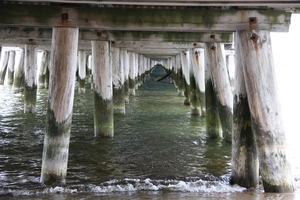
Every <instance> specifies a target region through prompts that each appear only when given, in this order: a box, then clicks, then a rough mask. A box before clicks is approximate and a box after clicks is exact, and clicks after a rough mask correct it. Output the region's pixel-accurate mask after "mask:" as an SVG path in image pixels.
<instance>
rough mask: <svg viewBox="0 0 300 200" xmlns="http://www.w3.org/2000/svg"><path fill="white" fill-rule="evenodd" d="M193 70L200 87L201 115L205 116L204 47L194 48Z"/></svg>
mask: <svg viewBox="0 0 300 200" xmlns="http://www.w3.org/2000/svg"><path fill="white" fill-rule="evenodd" d="M194 56H195V57H194V59H192V61H193V70H194V76H195V79H196V84H197V88H198V98H199V102H200V109H201V115H202V116H205V77H204V72H205V63H204V49H200V48H199V49H194Z"/></svg>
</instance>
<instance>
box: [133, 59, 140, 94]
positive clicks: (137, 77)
mask: <svg viewBox="0 0 300 200" xmlns="http://www.w3.org/2000/svg"><path fill="white" fill-rule="evenodd" d="M134 80H135V81H134V82H135V85H134V88H135V90H138V89H139V54H135V70H134Z"/></svg>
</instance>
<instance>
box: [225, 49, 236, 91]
mask: <svg viewBox="0 0 300 200" xmlns="http://www.w3.org/2000/svg"><path fill="white" fill-rule="evenodd" d="M235 52H237V51H236V50H235ZM226 66H227V71H228V76H229V82H230V86H231V87H232V88H233V86H234V73H235V55H234V53H233V52H230V54H228V55H227V56H226Z"/></svg>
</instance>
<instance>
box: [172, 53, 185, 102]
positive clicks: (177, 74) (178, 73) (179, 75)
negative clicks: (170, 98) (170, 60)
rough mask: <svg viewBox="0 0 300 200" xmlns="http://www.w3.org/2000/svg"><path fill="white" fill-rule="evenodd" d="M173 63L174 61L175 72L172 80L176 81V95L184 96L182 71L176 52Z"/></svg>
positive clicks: (179, 58) (179, 57)
mask: <svg viewBox="0 0 300 200" xmlns="http://www.w3.org/2000/svg"><path fill="white" fill-rule="evenodd" d="M175 60H176V61H175V63H176V72H175V75H174V76H175V78H174V81H175V83H176V87H177V94H178V96H182V97H183V96H184V89H185V88H184V77H183V72H182V65H181V56H180V55H179V54H178V55H176V58H175Z"/></svg>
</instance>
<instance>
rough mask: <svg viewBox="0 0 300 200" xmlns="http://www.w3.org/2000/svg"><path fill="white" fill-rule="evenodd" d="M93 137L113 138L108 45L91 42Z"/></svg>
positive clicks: (111, 90)
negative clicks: (93, 108)
mask: <svg viewBox="0 0 300 200" xmlns="http://www.w3.org/2000/svg"><path fill="white" fill-rule="evenodd" d="M92 56H93V59H92V60H93V81H94V85H95V86H94V106H95V111H94V123H95V124H94V130H95V136H99V137H113V136H114V121H113V88H112V69H111V63H110V44H109V42H107V41H92Z"/></svg>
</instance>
